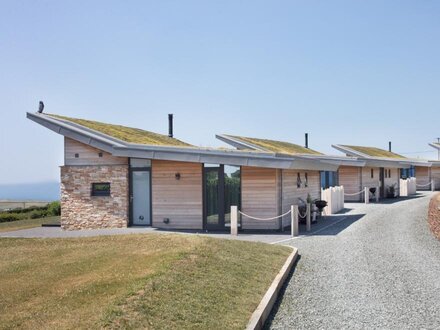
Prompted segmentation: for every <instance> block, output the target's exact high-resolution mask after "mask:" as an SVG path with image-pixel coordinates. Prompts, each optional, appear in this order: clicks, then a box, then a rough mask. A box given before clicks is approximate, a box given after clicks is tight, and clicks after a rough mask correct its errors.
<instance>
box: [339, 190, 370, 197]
mask: <svg viewBox="0 0 440 330" xmlns="http://www.w3.org/2000/svg"><path fill="white" fill-rule="evenodd" d="M364 191H365V190H361V191H359V192H357V193H354V194H348V193H344V195H346V196H355V195H359V194H361V193H363V192H364Z"/></svg>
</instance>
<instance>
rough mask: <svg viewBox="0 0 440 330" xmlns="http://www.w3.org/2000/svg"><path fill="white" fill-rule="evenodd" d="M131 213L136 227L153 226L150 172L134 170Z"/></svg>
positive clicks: (131, 174)
mask: <svg viewBox="0 0 440 330" xmlns="http://www.w3.org/2000/svg"><path fill="white" fill-rule="evenodd" d="M130 177H131V195H130V211H131V212H130V213H131V219H130V220H131V221H130V222H131V224H132V225H134V226H151V184H150V180H151V175H150V171H149V170H132V171H131V173H130Z"/></svg>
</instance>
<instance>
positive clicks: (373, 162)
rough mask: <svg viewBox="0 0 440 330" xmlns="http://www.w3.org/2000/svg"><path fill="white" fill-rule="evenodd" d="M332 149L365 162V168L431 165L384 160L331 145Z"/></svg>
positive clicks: (427, 165)
mask: <svg viewBox="0 0 440 330" xmlns="http://www.w3.org/2000/svg"><path fill="white" fill-rule="evenodd" d="M332 147H333V148H335V149H336V150H338V151H341V152H343V153H345V154H347V155H349V156H353V157H356V158H357V159H359V160H363V161H365V166H366V167H389V168H410V167H411V166H424V167H430V166H431V164H430V163H429V162H428V161H425V160H418V159H410V158H385V157H372V156H369V155H367V154H364V153H362V152H359V151H357V150H353V149H351V148H348V147H345V146H341V145H339V144H332Z"/></svg>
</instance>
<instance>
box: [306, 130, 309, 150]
mask: <svg viewBox="0 0 440 330" xmlns="http://www.w3.org/2000/svg"><path fill="white" fill-rule="evenodd" d="M305 147H306V148H307V149H308V148H309V133H306V144H305Z"/></svg>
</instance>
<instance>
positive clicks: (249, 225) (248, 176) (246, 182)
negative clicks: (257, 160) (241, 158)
mask: <svg viewBox="0 0 440 330" xmlns="http://www.w3.org/2000/svg"><path fill="white" fill-rule="evenodd" d="M278 180H279V171H278V170H276V169H272V168H261V167H249V166H243V167H242V168H241V210H242V212H244V213H246V214H249V215H251V216H254V217H258V218H270V217H275V216H277V215H279V198H278V195H279V189H280V186H279V183H278ZM241 221H242V228H243V229H279V227H280V226H279V220H270V221H258V220H253V219H250V218H248V217H246V216H242V217H241Z"/></svg>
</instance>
